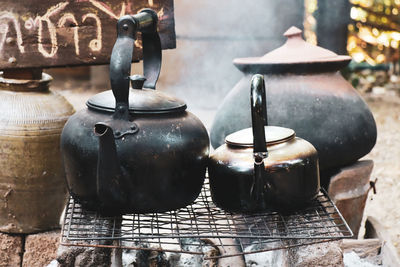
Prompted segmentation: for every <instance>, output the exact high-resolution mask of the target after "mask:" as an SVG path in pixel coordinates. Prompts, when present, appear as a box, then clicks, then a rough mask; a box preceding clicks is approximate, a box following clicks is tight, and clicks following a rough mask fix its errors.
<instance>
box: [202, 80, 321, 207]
mask: <svg viewBox="0 0 400 267" xmlns="http://www.w3.org/2000/svg"><path fill="white" fill-rule="evenodd" d="M265 98H266V97H265V85H264V78H263V76H262V75H259V74H257V75H254V76H253V78H252V80H251V97H250V99H251V117H252V128H247V129H243V130H240V131H237V132H235V133H232V134H230V135H228V136H227V137H226V138H225V144H223V145H221V146H220V147H218V148H217V149H216V150H215V151H214V153H213V154H212V155H211V157H210V162H209V167H208V172H209V180H210V189H211V196H212V199H213V201H214V202H215V204H216V205H217V206H219V207H221V208H223V209H225V210H228V211H234V212H259V211H265V210H270V209H272V210H292V209H296V208H301V207H303V206H304V205H306V204H307V202H309V201H310V200H312V199H314V198H315V197H316V196H317V194H318V192H319V188H320V181H319V167H318V154H317V151H316V149H315V148H314V147H313V145H311V144H310V143H309V142H307V141H306V140H304V139H301V138H299V137H296V134H295V132H294V131H293V130H292V129H288V128H283V127H277V126H266V125H267V109H266V104H265V103H266V101H265V100H266V99H265ZM293 116H295V114H293Z"/></svg>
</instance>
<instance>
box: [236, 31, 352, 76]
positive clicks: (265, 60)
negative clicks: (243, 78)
mask: <svg viewBox="0 0 400 267" xmlns="http://www.w3.org/2000/svg"><path fill="white" fill-rule="evenodd" d="M283 35H284V36H286V37H287V41H286V43H285V44H283V45H282V46H281V47H279V48H276V49H275V50H272V51H271V52H269V53H267V54H265V55H264V56H262V57H248V58H236V59H235V60H234V61H233V63H234V64H235V66H236V67H237V68H239V69H240V70H242V71H244V72H246V71H249V70H250V69H254V68H256V69H257V70H258V69H260V70H266V71H267V72H269V73H274V72H280V71H282V70H283V71H284V70H285V69H286V68H287V66H288V65H298V64H303V65H304V64H315V65H318V64H321V63H328V64H329V63H330V64H333V65H338V66H340V67H344V66H346V65H347V64H348V63H349V62H350V60H351V57H350V56H345V55H337V54H336V53H334V52H332V51H330V50H328V49H325V48H322V47H320V46H316V45H313V44H310V43H308V42H306V41H305V40H304V39H303V38H302V30H300V29H299V28H296V27H294V26H292V27H291V28H289V29H288V30H287V31H286V32H285V33H284V34H283ZM342 65H343V66H342ZM260 70H258V71H260ZM256 72H257V71H256Z"/></svg>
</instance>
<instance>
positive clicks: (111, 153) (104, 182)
mask: <svg viewBox="0 0 400 267" xmlns="http://www.w3.org/2000/svg"><path fill="white" fill-rule="evenodd" d="M94 133H95V135H96V136H98V137H99V152H98V158H97V175H96V177H97V180H96V191H97V197H98V199H99V200H100V203H101V205H103V206H105V207H106V206H108V205H110V207H111V206H113V205H124V204H126V203H127V192H126V189H127V187H126V184H125V183H126V180H127V179H126V177H125V175H124V172H123V169H122V167H121V165H120V161H119V158H118V153H117V147H116V144H115V140H114V132H113V129H112V128H111V127H110V126H109V125H108V124H106V123H104V122H99V123H96V125H95V126H94Z"/></svg>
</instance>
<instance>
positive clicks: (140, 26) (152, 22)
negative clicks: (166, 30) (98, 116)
mask: <svg viewBox="0 0 400 267" xmlns="http://www.w3.org/2000/svg"><path fill="white" fill-rule="evenodd" d="M157 21H158V18H157V13H155V12H154V11H153V10H151V9H145V10H143V11H142V12H140V13H139V14H136V15H134V16H131V15H125V16H123V17H121V18H120V19H119V20H118V23H117V33H118V35H117V41H116V42H115V44H114V47H113V50H112V54H111V60H110V81H111V89H112V91H113V94H114V97H115V113H114V117H116V118H123V119H128V118H129V76H130V72H131V63H132V56H133V50H134V44H135V39H136V33H137V32H138V31H141V32H142V37H143V68H144V74H145V76H147V77H146V79H147V82H146V83H145V85H144V86H145V87H148V88H155V85H156V82H157V80H158V76H159V74H160V69H161V42H160V37H159V36H158V33H157Z"/></svg>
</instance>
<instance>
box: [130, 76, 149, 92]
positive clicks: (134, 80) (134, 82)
mask: <svg viewBox="0 0 400 267" xmlns="http://www.w3.org/2000/svg"><path fill="white" fill-rule="evenodd" d="M129 80H131V86H132V88H133V89H143V85H144V82H145V81H146V77H144V76H143V75H138V74H136V75H132V76H129Z"/></svg>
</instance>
